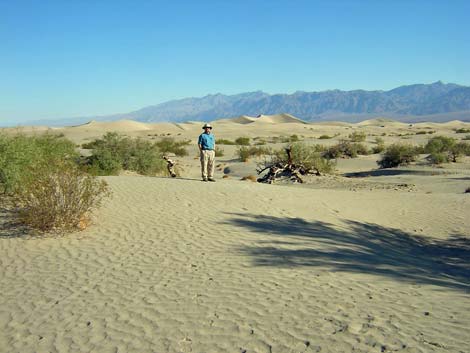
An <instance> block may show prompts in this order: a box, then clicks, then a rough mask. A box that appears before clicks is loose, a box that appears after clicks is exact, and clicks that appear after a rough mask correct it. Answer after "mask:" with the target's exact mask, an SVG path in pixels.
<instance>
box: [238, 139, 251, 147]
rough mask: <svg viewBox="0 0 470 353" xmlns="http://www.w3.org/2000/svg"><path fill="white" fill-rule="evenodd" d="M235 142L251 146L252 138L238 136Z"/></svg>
mask: <svg viewBox="0 0 470 353" xmlns="http://www.w3.org/2000/svg"><path fill="white" fill-rule="evenodd" d="M235 143H236V144H237V145H239V146H249V145H250V138H249V137H237V138H236V139H235Z"/></svg>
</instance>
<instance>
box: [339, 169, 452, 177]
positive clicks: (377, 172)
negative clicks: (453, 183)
mask: <svg viewBox="0 0 470 353" xmlns="http://www.w3.org/2000/svg"><path fill="white" fill-rule="evenodd" d="M444 174H446V173H445V171H436V170H411V169H387V168H384V169H374V170H369V171H364V172H352V173H344V174H343V176H345V177H347V178H364V177H380V176H397V175H422V176H435V175H444Z"/></svg>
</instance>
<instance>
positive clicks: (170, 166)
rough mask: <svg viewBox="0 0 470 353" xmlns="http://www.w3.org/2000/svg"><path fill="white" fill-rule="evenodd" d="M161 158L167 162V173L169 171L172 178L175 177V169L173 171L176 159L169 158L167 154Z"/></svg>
mask: <svg viewBox="0 0 470 353" xmlns="http://www.w3.org/2000/svg"><path fill="white" fill-rule="evenodd" d="M163 159H164V160H165V161H166V163H167V165H166V168H167V169H168V173H170V175H171V177H172V178H176V171H175V166H176V161H174V160H172V159H170V157H168V156H163Z"/></svg>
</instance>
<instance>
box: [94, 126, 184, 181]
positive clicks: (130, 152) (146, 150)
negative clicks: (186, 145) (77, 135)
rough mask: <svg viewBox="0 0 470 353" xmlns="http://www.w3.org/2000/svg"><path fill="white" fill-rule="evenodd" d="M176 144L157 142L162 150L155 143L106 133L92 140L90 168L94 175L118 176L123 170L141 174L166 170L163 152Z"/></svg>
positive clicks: (159, 172)
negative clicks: (100, 137)
mask: <svg viewBox="0 0 470 353" xmlns="http://www.w3.org/2000/svg"><path fill="white" fill-rule="evenodd" d="M164 140H166V139H164ZM175 145H176V146H178V144H175V143H174V141H164V142H162V141H160V146H163V149H164V151H162V150H161V149H160V147H159V144H158V143H152V142H149V141H145V140H142V139H140V138H136V139H132V138H129V137H124V136H121V135H119V134H117V133H114V132H108V133H107V134H105V135H104V136H103V138H102V139H99V140H96V141H93V146H95V147H94V149H93V152H92V154H91V156H90V157H88V166H89V171H90V172H91V173H93V174H95V175H117V174H118V173H119V172H120V171H121V170H122V169H124V170H132V171H135V172H138V173H140V174H144V175H156V174H161V173H164V172H165V170H166V166H165V165H166V163H165V161H164V160H163V159H162V154H163V153H168V152H173V153H174V151H175Z"/></svg>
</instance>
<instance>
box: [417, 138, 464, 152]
mask: <svg viewBox="0 0 470 353" xmlns="http://www.w3.org/2000/svg"><path fill="white" fill-rule="evenodd" d="M455 143H456V140H455V139H454V138H452V137H447V136H436V137H433V138H431V139H430V140H429V141H428V143H427V144H426V146H425V147H424V150H425V152H426V153H442V152H448V151H450V149H451V148H452V147H453V146H454V145H455Z"/></svg>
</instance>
